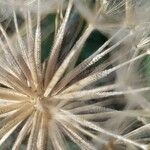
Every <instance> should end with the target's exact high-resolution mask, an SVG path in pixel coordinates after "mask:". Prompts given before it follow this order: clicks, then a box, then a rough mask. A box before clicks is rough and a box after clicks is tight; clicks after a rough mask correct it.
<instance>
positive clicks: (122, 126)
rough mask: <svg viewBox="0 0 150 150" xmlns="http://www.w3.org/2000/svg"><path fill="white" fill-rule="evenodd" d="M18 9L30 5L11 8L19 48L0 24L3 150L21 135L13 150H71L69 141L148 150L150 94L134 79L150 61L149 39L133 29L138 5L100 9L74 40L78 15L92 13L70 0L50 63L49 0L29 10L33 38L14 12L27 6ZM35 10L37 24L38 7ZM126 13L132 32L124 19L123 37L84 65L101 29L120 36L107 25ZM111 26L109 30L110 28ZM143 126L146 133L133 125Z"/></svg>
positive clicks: (89, 149)
mask: <svg viewBox="0 0 150 150" xmlns="http://www.w3.org/2000/svg"><path fill="white" fill-rule="evenodd" d="M127 1H128V0H127ZM17 2H22V1H17V0H16V1H15V0H12V1H11V5H10V7H11V10H12V15H13V22H14V27H15V39H16V41H14V40H13V39H12V38H11V37H10V36H9V35H8V34H7V32H6V31H5V30H4V28H3V26H2V25H0V31H1V37H0V49H1V55H2V57H1V58H0V83H1V86H0V145H3V143H5V142H6V141H7V139H8V138H9V137H11V136H14V133H15V134H17V135H15V140H14V142H12V143H13V144H11V145H12V147H11V148H12V149H13V150H18V149H20V148H22V145H23V144H24V145H25V148H26V149H27V150H32V149H40V150H47V149H54V150H63V149H64V150H65V149H67V142H68V141H69V140H68V139H70V140H71V141H73V142H74V143H75V144H76V145H77V146H78V148H79V149H86V150H96V149H104V148H105V149H115V148H116V147H117V148H118V147H119V148H120V146H122V145H123V146H124V147H127V148H130V149H132V148H133V149H139V148H141V149H143V150H147V145H148V144H147V141H148V140H149V137H148V138H147V139H144V140H145V141H146V140H147V141H146V142H145V141H144V140H143V141H144V142H143V141H142V137H141V138H140V139H138V138H137V135H141V132H142V131H145V130H146V129H147V128H146V127H147V126H148V125H149V124H147V123H145V122H146V121H147V120H144V119H145V117H146V116H147V113H148V114H149V109H148V107H149V102H148V101H147V100H145V98H144V97H143V96H142V94H140V93H141V92H146V91H149V90H150V87H146V86H144V87H141V86H139V84H140V83H141V82H142V81H141V78H135V77H136V75H135V76H134V73H135V72H136V71H137V70H136V69H137V68H138V67H137V66H138V63H137V61H140V60H142V59H143V58H145V57H147V56H148V55H149V49H148V47H149V35H147V34H143V36H142V37H141V34H140V33H139V32H138V34H137V32H136V27H137V26H138V27H139V28H140V25H139V24H138V25H136V24H134V29H135V30H133V28H129V26H130V25H131V24H132V23H133V22H132V20H131V18H132V17H133V16H132V12H131V8H130V7H132V5H130V3H125V2H126V1H125V0H124V1H123V2H120V1H114V3H113V1H110V2H108V1H107V0H104V1H96V2H95V3H94V2H92V4H95V5H94V11H96V17H94V18H93V20H90V21H87V25H86V26H85V29H83V31H81V33H80V34H76V33H74V34H73V35H69V33H70V32H71V30H73V28H72V24H73V23H74V24H78V22H74V20H71V19H72V18H73V17H74V16H73V15H74V14H76V13H77V11H78V10H79V12H80V13H81V14H83V16H84V15H85V12H86V11H87V10H86V9H85V8H84V7H83V5H81V7H79V4H82V3H80V2H79V1H76V0H74V1H73V0H69V1H65V7H64V8H62V5H59V4H58V5H59V6H61V8H60V7H57V14H56V21H55V24H56V29H55V35H54V42H53V46H52V48H51V51H50V54H49V56H48V58H47V59H45V60H44V61H42V60H41V55H42V48H41V44H42V36H41V33H42V32H41V20H42V17H41V16H42V15H43V13H42V12H43V11H42V4H43V3H42V2H43V1H41V0H35V1H34V0H33V1H31V0H30V1H28V0H27V1H25V7H24V9H23V8H22V11H23V17H24V20H25V36H22V34H21V32H20V30H19V29H20V28H19V25H18V18H17V15H16V6H15V5H14V4H17V5H20V3H17ZM45 2H47V1H45ZM55 2H58V1H55ZM35 3H36V9H35V7H34V18H36V19H35V20H36V23H35V25H34V22H33V20H32V17H33V16H32V15H33V14H32V13H33V7H31V6H32V4H35ZM58 3H59V2H58ZM61 4H62V3H61ZM110 4H111V5H110ZM99 6H100V7H99ZM125 6H127V8H126V7H125ZM129 6H130V7H129ZM122 7H123V8H124V11H126V13H124V14H126V15H125V16H124V17H125V19H124V20H128V21H127V24H128V25H129V26H128V25H127V26H124V25H123V23H122V20H121V23H120V22H119V26H118V23H116V24H117V27H118V28H119V29H117V30H118V31H117V32H116V28H115V29H114V32H116V33H115V34H114V32H113V34H112V33H111V34H110V35H111V37H110V38H108V40H107V41H106V42H105V43H104V44H103V45H102V46H100V47H99V48H98V49H97V50H96V51H95V52H93V53H92V54H91V55H90V56H89V57H87V58H85V59H84V60H82V61H81V62H80V63H79V64H78V63H77V61H78V58H79V56H80V54H81V52H82V49H83V47H84V45H85V43H86V41H87V40H88V38H89V36H90V35H91V34H92V33H93V32H94V31H95V29H96V30H100V31H101V30H102V29H104V30H105V29H106V30H107V31H109V30H108V29H111V30H113V27H114V24H113V23H114V22H112V20H110V22H109V20H108V22H107V19H108V18H110V16H111V15H112V16H113V14H114V13H115V12H116V10H118V9H121V8H122ZM31 8H32V9H31ZM76 8H77V10H76ZM81 8H82V9H83V12H82V11H81ZM125 8H126V9H125ZM35 10H36V11H35ZM17 11H18V8H17ZM35 12H36V13H35ZM119 12H120V11H119ZM116 13H117V12H116ZM110 14H111V15H110ZM72 16H73V17H72ZM100 16H103V17H104V18H105V17H106V18H105V19H104V18H103V19H104V22H102V24H99V23H97V22H96V19H97V18H101V17H100ZM59 17H60V18H61V19H60V20H59V19H58V18H59ZM90 17H91V14H90ZM107 17H108V18H107ZM80 19H81V18H80ZM70 20H71V21H70ZM105 21H106V22H105ZM72 22H73V23H72ZM103 23H106V24H107V25H108V26H106V28H105V26H104V24H103ZM130 23H131V24H130ZM106 24H105V25H106ZM112 24H113V27H112ZM116 24H115V27H116ZM101 25H102V26H101ZM109 25H110V26H109ZM121 25H122V26H121ZM132 25H133V24H132ZM73 27H74V26H73ZM71 33H72V32H71ZM78 33H79V32H78ZM141 33H142V31H141ZM139 35H140V36H139ZM68 36H71V37H72V38H71V39H70V38H69V37H68ZM65 38H66V39H65ZM64 39H65V40H68V41H69V42H68V43H69V44H68V43H67V42H66V43H67V44H66V43H65V42H64ZM131 40H132V41H131ZM64 43H65V44H66V45H65V44H64ZM143 48H144V49H143ZM112 53H115V54H116V53H117V54H118V55H117V57H111V56H112V55H111V54H112ZM122 54H123V55H122ZM114 56H116V55H114ZM122 70H125V71H122ZM119 71H120V72H119ZM122 72H123V73H122ZM124 72H126V74H127V75H126V77H124V74H125V73H124ZM130 76H132V78H130ZM137 76H138V75H137ZM130 79H131V80H132V82H130ZM136 79H139V81H137V80H136ZM126 80H128V82H126ZM129 83H132V84H129ZM134 85H136V86H134ZM142 85H144V84H142ZM135 99H136V100H137V101H135ZM117 105H119V108H117ZM121 105H122V108H121ZM138 108H139V109H138ZM145 108H146V110H148V112H147V111H146V112H147V113H146V112H145ZM139 116H140V117H141V118H142V121H139ZM130 117H131V118H130ZM114 120H115V121H114ZM143 120H144V121H143ZM139 122H140V123H141V122H142V123H141V124H142V125H141V124H140V125H139ZM134 123H135V124H134ZM144 123H145V124H144ZM137 124H138V125H139V127H133V126H132V125H135V126H136V125H137ZM115 127H116V128H115ZM17 128H18V129H17ZM144 129H145V130H144ZM146 131H147V130H146ZM111 141H112V142H111ZM124 147H123V148H124ZM121 148H122V147H121ZM123 148H122V149H123Z"/></svg>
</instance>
